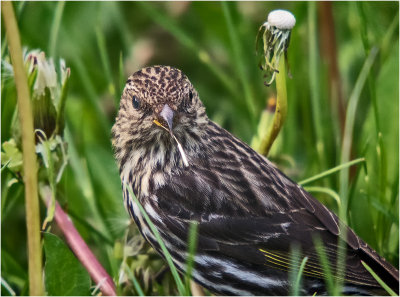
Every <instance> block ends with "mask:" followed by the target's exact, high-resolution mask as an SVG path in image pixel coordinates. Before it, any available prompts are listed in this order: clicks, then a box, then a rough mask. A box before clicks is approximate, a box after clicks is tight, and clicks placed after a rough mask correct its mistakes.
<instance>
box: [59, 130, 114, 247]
mask: <svg viewBox="0 0 400 297" xmlns="http://www.w3.org/2000/svg"><path fill="white" fill-rule="evenodd" d="M64 135H65V140H66V142H67V143H68V158H69V164H70V165H71V168H72V171H73V172H74V175H75V180H77V181H79V182H78V186H79V188H80V189H81V193H82V198H84V199H85V200H86V203H87V206H88V208H89V211H90V213H91V215H92V216H93V219H94V222H95V223H96V226H97V230H98V231H99V232H101V233H102V235H103V237H106V238H108V241H113V240H112V238H111V235H110V231H109V230H108V229H107V227H106V224H105V223H104V220H103V218H102V216H101V215H100V211H99V209H98V204H97V203H96V199H95V195H94V189H93V183H92V181H91V178H90V175H89V172H88V169H87V166H85V165H86V164H84V160H81V159H80V158H79V154H78V151H77V148H76V145H75V141H74V140H73V138H72V136H71V132H70V129H69V128H68V125H67V126H66V128H65V133H64Z"/></svg>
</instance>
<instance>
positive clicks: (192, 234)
mask: <svg viewBox="0 0 400 297" xmlns="http://www.w3.org/2000/svg"><path fill="white" fill-rule="evenodd" d="M197 227H198V225H197V224H196V223H195V222H191V223H190V227H189V239H188V242H189V244H188V257H187V260H186V274H185V285H186V295H187V296H190V295H191V292H190V291H191V290H190V281H191V279H192V271H193V266H194V257H195V254H196V248H197Z"/></svg>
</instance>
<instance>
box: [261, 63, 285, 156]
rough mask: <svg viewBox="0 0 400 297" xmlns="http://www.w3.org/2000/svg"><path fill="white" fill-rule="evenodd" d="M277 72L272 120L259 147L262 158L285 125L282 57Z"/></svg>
mask: <svg viewBox="0 0 400 297" xmlns="http://www.w3.org/2000/svg"><path fill="white" fill-rule="evenodd" d="M278 71H279V73H278V74H277V75H276V92H277V100H276V109H275V114H274V120H273V123H272V126H271V128H270V130H269V132H268V136H267V137H266V138H264V139H263V140H262V141H261V145H260V152H261V154H262V155H264V156H267V155H268V153H269V151H270V149H271V146H272V144H273V143H274V141H275V139H276V137H277V136H278V134H279V131H280V130H281V128H282V126H283V124H284V123H285V120H286V114H287V92H286V64H285V59H284V58H283V57H282V58H281V59H280V61H279V66H278Z"/></svg>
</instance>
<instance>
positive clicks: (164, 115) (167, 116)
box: [153, 104, 175, 135]
mask: <svg viewBox="0 0 400 297" xmlns="http://www.w3.org/2000/svg"><path fill="white" fill-rule="evenodd" d="M174 114H175V113H174V111H173V110H172V109H171V107H169V106H168V104H164V107H163V109H162V110H161V112H160V114H159V116H160V119H162V120H163V121H164V122H165V123H167V125H168V130H169V133H170V134H171V135H172V122H173V120H174ZM153 122H154V123H155V124H156V125H157V126H160V127H163V128H164V129H166V128H167V127H164V126H163V125H162V124H161V123H160V122H159V121H157V120H154V121H153Z"/></svg>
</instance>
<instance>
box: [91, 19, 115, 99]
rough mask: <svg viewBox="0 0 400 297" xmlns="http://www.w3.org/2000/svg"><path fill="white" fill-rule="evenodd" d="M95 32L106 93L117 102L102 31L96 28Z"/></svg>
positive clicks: (98, 27)
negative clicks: (106, 83) (106, 88)
mask: <svg viewBox="0 0 400 297" xmlns="http://www.w3.org/2000/svg"><path fill="white" fill-rule="evenodd" d="M95 31H96V40H97V47H98V49H99V52H100V59H101V64H102V66H103V70H104V75H105V77H106V79H107V82H108V92H109V93H110V94H111V95H112V96H113V97H114V98H115V100H116V101H117V100H118V98H117V97H116V96H115V86H114V83H113V78H112V74H111V67H110V59H109V56H108V53H107V47H106V40H105V36H104V33H103V32H102V30H101V29H100V26H97V27H96V30H95ZM115 103H116V104H117V103H118V102H115Z"/></svg>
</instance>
